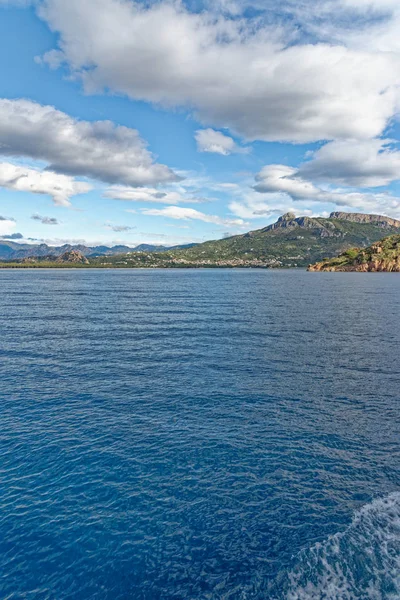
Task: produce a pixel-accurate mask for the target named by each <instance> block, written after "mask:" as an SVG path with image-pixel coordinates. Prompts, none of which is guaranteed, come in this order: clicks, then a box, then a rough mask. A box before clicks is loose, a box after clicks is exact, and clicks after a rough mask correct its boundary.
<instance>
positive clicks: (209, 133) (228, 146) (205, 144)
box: [195, 129, 248, 156]
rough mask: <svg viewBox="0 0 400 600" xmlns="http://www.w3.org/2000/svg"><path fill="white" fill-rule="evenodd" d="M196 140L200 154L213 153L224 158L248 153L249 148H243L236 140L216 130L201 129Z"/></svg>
mask: <svg viewBox="0 0 400 600" xmlns="http://www.w3.org/2000/svg"><path fill="white" fill-rule="evenodd" d="M195 139H196V142H197V149H198V151H199V152H212V153H214V154H223V155H224V156H228V155H229V154H234V153H247V152H248V148H241V147H240V146H238V145H237V144H236V142H235V140H234V139H232V138H231V137H229V136H228V135H224V134H223V133H221V132H220V131H215V129H199V130H198V131H196V133H195Z"/></svg>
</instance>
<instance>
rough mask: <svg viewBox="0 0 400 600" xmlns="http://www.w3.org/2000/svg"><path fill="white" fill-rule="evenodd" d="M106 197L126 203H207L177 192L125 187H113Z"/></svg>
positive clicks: (105, 193) (109, 189)
mask: <svg viewBox="0 0 400 600" xmlns="http://www.w3.org/2000/svg"><path fill="white" fill-rule="evenodd" d="M104 196H105V197H106V198H112V199H114V200H124V201H126V202H150V203H157V204H180V203H185V204H198V203H201V202H206V200H205V199H203V198H198V197H194V196H192V195H185V194H182V193H180V192H177V191H171V190H161V189H156V188H147V187H142V188H129V187H125V186H112V187H110V188H108V189H107V190H106V191H105V192H104Z"/></svg>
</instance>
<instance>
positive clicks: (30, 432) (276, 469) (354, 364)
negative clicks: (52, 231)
mask: <svg viewBox="0 0 400 600" xmlns="http://www.w3.org/2000/svg"><path fill="white" fill-rule="evenodd" d="M399 359H400V275H398V274H390V273H387V274H386V273H365V274H364V273H307V272H306V271H303V270H285V271H276V270H257V269H242V270H240V269H236V270H235V269H227V270H224V269H209V270H207V269H204V270H201V269H199V270H186V269H181V270H179V269H177V270H173V269H171V270H85V269H60V270H58V269H49V270H41V269H38V270H33V269H32V270H1V271H0V599H1V600H89V599H90V600H128V599H133V600H283V599H285V600H309V599H313V600H350V599H351V600H357V599H361V600H370V599H371V600H395V599H399V598H400V435H399V434H400V419H399V409H400V361H399Z"/></svg>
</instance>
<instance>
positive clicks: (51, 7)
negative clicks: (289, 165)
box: [40, 0, 400, 179]
mask: <svg viewBox="0 0 400 600" xmlns="http://www.w3.org/2000/svg"><path fill="white" fill-rule="evenodd" d="M40 14H41V16H42V17H43V18H44V19H45V20H46V21H47V22H48V23H49V25H50V27H51V28H52V29H53V30H54V31H56V32H59V34H60V44H59V51H60V52H62V54H63V56H62V57H61V56H60V55H57V57H58V60H61V58H62V59H63V60H64V61H66V62H67V63H68V65H69V67H70V69H71V71H72V73H73V75H74V76H75V77H77V78H80V79H81V80H82V82H83V84H84V86H85V89H86V91H87V92H99V91H102V90H105V89H111V90H112V91H114V92H117V93H121V94H126V95H128V96H130V97H131V98H134V99H139V100H146V101H150V102H153V103H157V104H163V105H164V106H184V107H189V108H192V109H194V111H195V112H196V114H197V116H198V118H199V119H200V120H201V121H202V122H203V123H207V124H208V125H214V126H218V127H220V128H229V129H230V130H231V131H233V132H235V133H237V134H240V135H242V136H244V137H246V138H247V139H249V140H254V139H259V140H267V141H290V142H300V143H302V142H310V141H315V140H331V139H368V138H373V137H376V136H379V135H380V134H381V133H382V131H383V130H384V129H385V127H386V125H387V123H388V121H389V120H390V118H391V117H393V115H394V114H395V113H396V111H397V108H398V100H399V92H398V87H397V86H398V81H399V77H400V58H399V56H398V55H396V54H394V53H390V52H371V51H370V50H369V49H368V46H365V47H360V48H358V47H356V46H354V47H349V46H348V47H346V44H345V43H343V42H341V43H339V42H338V43H336V44H335V43H323V42H319V43H314V44H310V43H302V42H301V41H298V42H297V43H296V44H292V45H288V39H289V41H290V36H289V38H288V36H287V32H284V34H282V30H281V29H280V28H277V27H276V24H271V25H264V26H260V25H259V24H258V22H254V21H252V20H246V19H244V18H239V19H232V18H229V17H224V16H223V15H220V16H218V17H216V16H215V15H213V14H210V13H208V12H206V11H205V12H201V13H190V12H189V11H188V10H187V9H185V8H184V6H183V5H181V4H179V3H170V2H157V3H154V4H150V5H145V4H142V3H139V2H133V1H132V2H127V1H125V0H87V1H86V2H82V1H81V0H69V1H68V2H65V0H46V1H45V3H44V5H43V6H42V9H41V12H40ZM261 22H262V21H261ZM329 41H330V40H329ZM110 49H112V51H110ZM44 60H48V61H49V62H53V63H54V54H52V55H47V56H45V57H44ZM134 179H135V178H134Z"/></svg>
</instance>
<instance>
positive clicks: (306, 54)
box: [0, 0, 400, 246]
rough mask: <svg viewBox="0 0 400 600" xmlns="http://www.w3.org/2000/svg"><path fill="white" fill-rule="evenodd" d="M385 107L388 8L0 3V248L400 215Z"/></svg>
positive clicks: (393, 21)
mask: <svg viewBox="0 0 400 600" xmlns="http://www.w3.org/2000/svg"><path fill="white" fill-rule="evenodd" d="M278 4H279V7H277V5H278ZM399 109H400V3H399V2H398V0H281V2H280V3H277V2H276V1H275V0H240V1H236V0H204V1H202V0H187V1H186V2H183V1H182V2H180V1H178V0H177V1H166V0H142V1H135V0H85V1H84V2H82V0H68V2H66V1H65V0H32V1H30V0H0V238H2V239H3V240H4V239H7V240H13V241H15V242H17V243H19V242H21V243H23V242H31V243H41V242H46V243H48V244H50V245H61V244H64V243H85V244H89V245H97V244H106V245H116V244H125V245H128V246H136V245H137V244H140V243H152V244H160V245H174V244H185V243H189V242H201V241H205V240H208V239H219V238H223V237H226V236H229V235H235V234H238V233H244V232H246V231H249V230H254V229H259V228H261V227H264V226H265V225H267V224H269V223H271V222H274V221H275V220H276V219H277V218H278V217H279V216H280V215H281V214H283V213H285V212H289V211H290V212H294V213H295V214H296V215H297V216H301V215H309V216H329V214H330V213H331V212H332V211H338V210H340V211H347V212H363V213H375V214H383V215H387V216H391V217H395V218H399V219H400V185H399V181H400V147H399V140H400V124H399Z"/></svg>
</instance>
